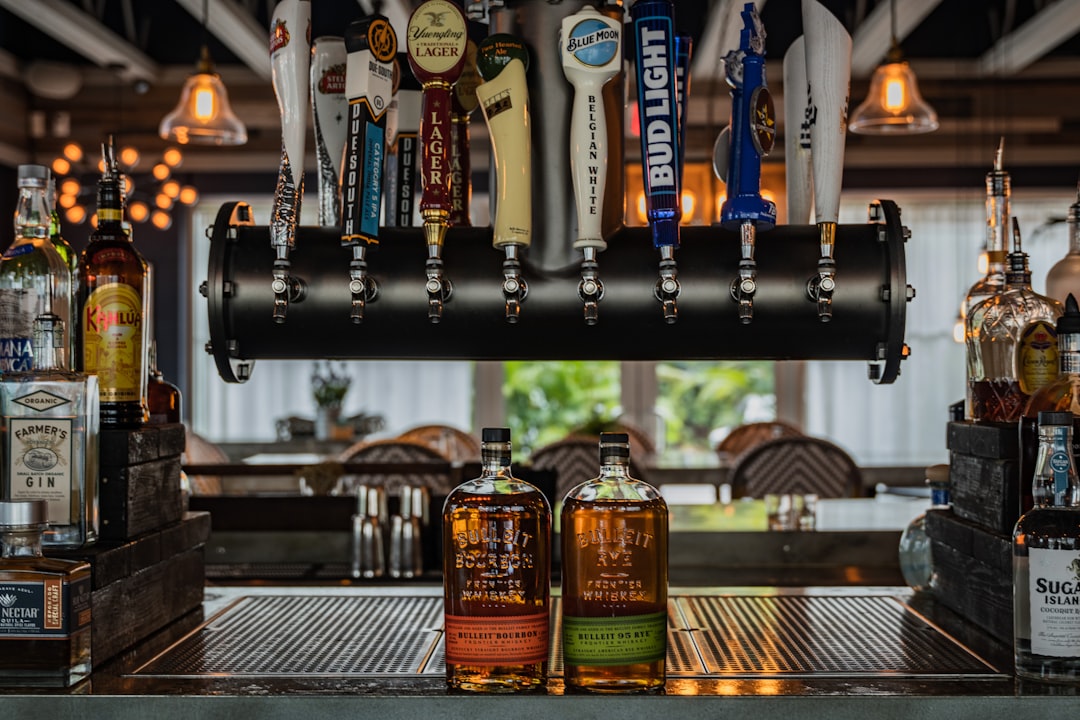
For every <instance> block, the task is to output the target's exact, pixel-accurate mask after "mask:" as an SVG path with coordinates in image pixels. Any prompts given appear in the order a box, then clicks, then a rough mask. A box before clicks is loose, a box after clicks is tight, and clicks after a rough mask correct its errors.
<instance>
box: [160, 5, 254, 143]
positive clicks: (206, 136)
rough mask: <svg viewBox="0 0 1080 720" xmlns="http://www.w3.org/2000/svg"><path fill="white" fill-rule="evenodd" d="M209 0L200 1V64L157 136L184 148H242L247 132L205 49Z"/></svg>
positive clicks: (186, 83) (165, 118) (208, 52)
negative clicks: (201, 35)
mask: <svg viewBox="0 0 1080 720" xmlns="http://www.w3.org/2000/svg"><path fill="white" fill-rule="evenodd" d="M208 5H209V0H203V26H202V32H203V42H202V50H201V52H200V55H199V64H198V67H197V69H196V71H195V74H194V75H191V76H190V77H188V79H187V81H186V82H185V83H184V89H183V90H182V91H181V92H180V102H179V103H177V105H176V108H175V109H174V110H173V111H172V112H171V113H169V114H168V115H166V116H165V117H164V119H162V121H161V126H160V127H159V128H158V135H160V136H161V137H162V138H163V139H165V140H169V141H171V142H176V143H180V144H181V145H187V144H188V143H192V144H196V145H243V144H244V143H246V142H247V128H245V127H244V123H242V122H241V121H240V119H239V118H238V117H236V115H234V114H233V111H232V107H231V106H230V105H229V94H228V92H227V91H226V90H225V84H224V83H223V82H221V76H220V75H218V74H217V73H216V72H214V61H213V60H211V59H210V49H209V48H208V47H207V32H206V23H207V19H208V16H209V7H208Z"/></svg>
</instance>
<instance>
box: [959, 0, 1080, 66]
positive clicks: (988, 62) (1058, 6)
mask: <svg viewBox="0 0 1080 720" xmlns="http://www.w3.org/2000/svg"><path fill="white" fill-rule="evenodd" d="M1077 32H1080V3H1078V2H1076V1H1075V0H1057V2H1055V3H1053V4H1051V5H1047V6H1046V7H1044V8H1043V9H1042V10H1040V11H1039V12H1038V13H1036V14H1035V15H1034V16H1032V18H1031V19H1030V20H1028V21H1027V22H1026V23H1024V24H1023V25H1021V26H1020V27H1018V28H1017V29H1016V30H1014V31H1013V32H1011V33H1009V34H1008V35H1006V36H1005V37H1003V38H1001V39H1000V40H998V41H997V43H996V44H995V45H994V46H993V47H992V48H990V49H989V50H987V51H986V52H985V53H984V54H983V56H982V57H980V58H979V60H978V63H977V68H978V71H979V73H980V74H981V75H994V76H1000V77H1005V76H1008V75H1012V74H1014V73H1016V72H1019V71H1020V70H1023V69H1024V68H1026V67H1027V66H1028V65H1030V64H1032V63H1033V62H1035V61H1036V60H1038V59H1039V58H1041V57H1042V56H1044V55H1046V54H1047V53H1048V52H1050V51H1051V50H1053V49H1054V48H1056V47H1057V46H1058V45H1060V44H1061V43H1063V42H1065V41H1066V40H1068V39H1069V38H1071V37H1072V36H1073V35H1075V34H1076V33H1077Z"/></svg>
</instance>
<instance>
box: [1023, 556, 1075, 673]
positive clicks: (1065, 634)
mask: <svg viewBox="0 0 1080 720" xmlns="http://www.w3.org/2000/svg"><path fill="white" fill-rule="evenodd" d="M1028 554H1029V558H1028V598H1029V599H1030V612H1031V616H1030V617H1031V652H1032V653H1034V654H1036V655H1046V656H1050V657H1067V658H1080V551H1077V550H1047V549H1044V548H1029V549H1028Z"/></svg>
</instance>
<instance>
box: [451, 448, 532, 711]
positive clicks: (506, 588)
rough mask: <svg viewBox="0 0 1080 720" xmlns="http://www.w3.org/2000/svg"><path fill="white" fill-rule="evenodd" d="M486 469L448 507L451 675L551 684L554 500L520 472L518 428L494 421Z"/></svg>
mask: <svg viewBox="0 0 1080 720" xmlns="http://www.w3.org/2000/svg"><path fill="white" fill-rule="evenodd" d="M480 458H481V464H482V470H481V474H480V477H478V478H476V479H475V480H469V481H467V482H464V483H462V484H461V485H459V486H458V487H457V488H455V489H454V490H453V491H452V492H451V493H450V495H449V496H447V498H446V503H445V504H444V505H443V518H442V520H443V593H444V622H445V643H446V681H447V683H448V684H449V685H450V686H451V687H453V688H456V689H460V690H471V691H474V692H513V691H520V690H530V689H542V688H543V687H544V686H545V684H546V683H547V665H548V652H549V648H548V638H549V623H550V615H549V613H550V605H551V507H550V505H549V504H548V501H547V498H545V497H544V494H543V493H542V492H540V490H538V489H537V488H535V487H533V486H532V485H530V484H529V483H527V482H524V481H523V480H519V479H517V478H515V477H514V476H513V475H512V473H511V472H510V430H509V428H484V429H483V432H482V435H481V449H480Z"/></svg>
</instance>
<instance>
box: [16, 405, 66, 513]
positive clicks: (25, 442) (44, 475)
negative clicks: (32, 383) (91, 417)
mask: <svg viewBox="0 0 1080 720" xmlns="http://www.w3.org/2000/svg"><path fill="white" fill-rule="evenodd" d="M7 431H8V455H7V463H8V479H9V482H10V488H11V499H12V500H45V501H47V502H48V505H49V509H48V518H49V523H50V524H52V525H70V524H71V467H72V459H73V458H72V456H71V448H72V420H71V419H70V418H56V417H48V418H19V417H13V418H8V419H7Z"/></svg>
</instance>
